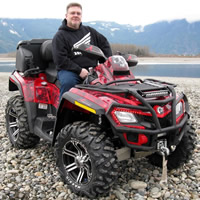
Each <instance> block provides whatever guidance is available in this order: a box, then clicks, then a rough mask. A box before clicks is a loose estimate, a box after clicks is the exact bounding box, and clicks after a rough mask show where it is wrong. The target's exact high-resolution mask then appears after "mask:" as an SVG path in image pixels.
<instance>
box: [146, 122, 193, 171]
mask: <svg viewBox="0 0 200 200" xmlns="http://www.w3.org/2000/svg"><path fill="white" fill-rule="evenodd" d="M195 138H196V133H195V129H194V127H193V126H192V125H191V123H188V124H187V125H186V127H185V133H184V135H183V137H182V140H181V142H180V143H179V144H178V145H177V147H176V149H175V151H174V152H172V153H171V154H170V155H169V156H168V162H167V168H168V169H169V170H172V169H177V168H179V167H180V166H182V165H183V164H184V163H187V162H188V161H189V160H190V159H191V157H192V154H193V150H194V148H195ZM148 159H149V162H150V163H151V164H152V165H155V166H158V167H162V156H161V155H159V154H158V153H154V154H152V155H150V156H148Z"/></svg>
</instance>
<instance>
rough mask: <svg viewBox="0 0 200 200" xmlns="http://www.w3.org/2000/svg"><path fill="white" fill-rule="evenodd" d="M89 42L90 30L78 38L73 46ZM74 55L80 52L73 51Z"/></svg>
mask: <svg viewBox="0 0 200 200" xmlns="http://www.w3.org/2000/svg"><path fill="white" fill-rule="evenodd" d="M90 42H91V35H90V32H89V33H88V34H87V35H85V36H84V37H83V38H82V39H80V40H79V41H78V42H76V43H75V44H74V45H73V47H76V48H77V47H79V46H80V45H81V44H90ZM74 54H75V55H81V52H78V51H77V52H74Z"/></svg>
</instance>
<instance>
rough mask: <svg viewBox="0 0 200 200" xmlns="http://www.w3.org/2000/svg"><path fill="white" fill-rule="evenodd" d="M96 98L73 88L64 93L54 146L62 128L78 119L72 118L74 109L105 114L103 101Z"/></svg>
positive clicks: (58, 112)
mask: <svg viewBox="0 0 200 200" xmlns="http://www.w3.org/2000/svg"><path fill="white" fill-rule="evenodd" d="M74 92H76V93H74ZM96 99H97V98H96V97H94V96H93V95H90V94H88V93H86V92H84V91H81V90H79V89H73V90H70V91H69V92H66V93H64V94H63V96H62V99H61V101H60V104H59V107H58V110H57V116H56V123H55V126H54V135H53V141H52V146H54V144H55V141H56V137H57V135H58V133H59V132H60V130H61V129H62V128H63V127H64V126H66V125H67V124H69V123H73V122H74V121H76V119H72V118H73V111H74V110H75V111H78V112H80V113H84V114H85V115H90V114H93V115H104V114H105V109H104V107H103V106H101V105H104V104H103V101H101V100H99V99H98V100H97V101H96ZM83 120H85V119H83Z"/></svg>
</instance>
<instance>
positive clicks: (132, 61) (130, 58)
mask: <svg viewBox="0 0 200 200" xmlns="http://www.w3.org/2000/svg"><path fill="white" fill-rule="evenodd" d="M123 57H124V58H125V60H126V62H127V63H128V66H129V67H134V66H136V65H137V64H138V59H137V56H135V55H133V54H125V55H123Z"/></svg>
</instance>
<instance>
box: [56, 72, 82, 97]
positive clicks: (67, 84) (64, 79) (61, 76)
mask: <svg viewBox="0 0 200 200" xmlns="http://www.w3.org/2000/svg"><path fill="white" fill-rule="evenodd" d="M58 80H59V81H60V99H61V97H62V95H63V94H64V93H65V92H67V91H69V90H70V89H71V88H72V87H74V86H75V85H76V84H80V83H81V82H82V79H81V78H80V77H79V76H78V74H76V73H74V72H71V71H67V70H60V71H58Z"/></svg>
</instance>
